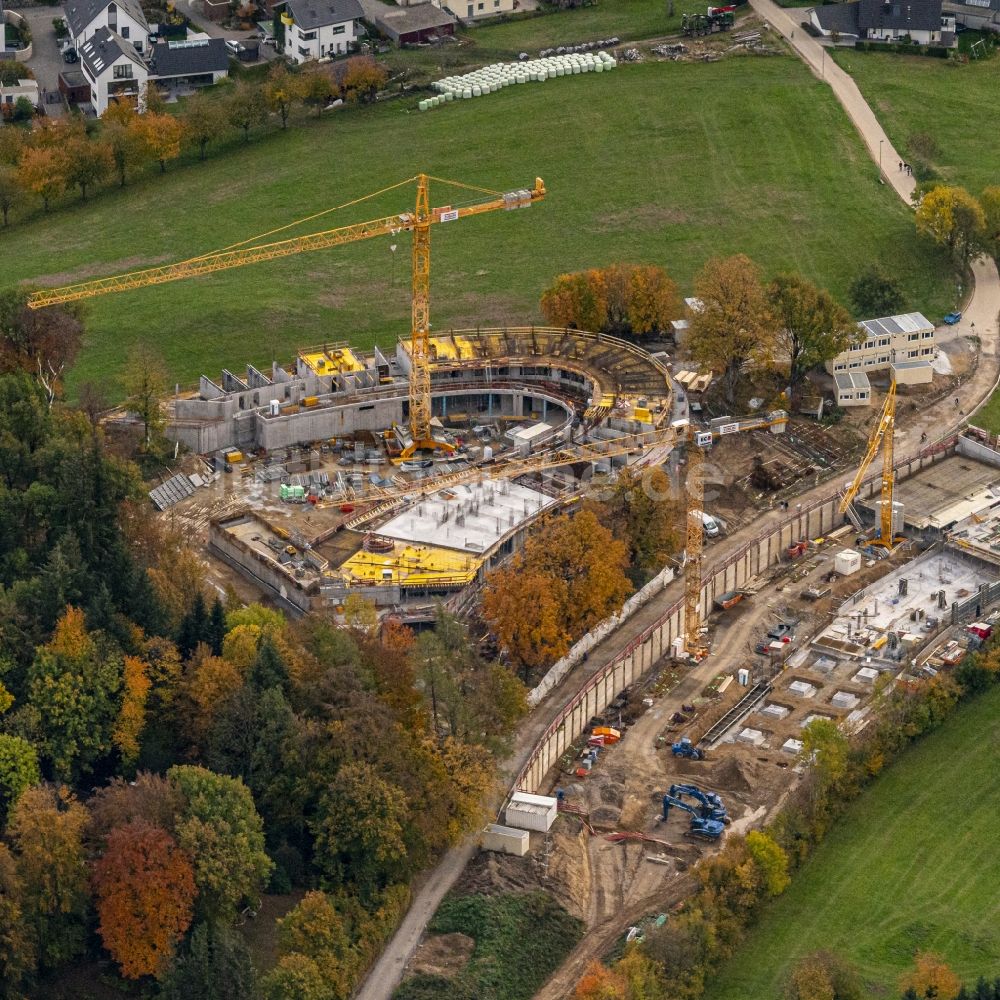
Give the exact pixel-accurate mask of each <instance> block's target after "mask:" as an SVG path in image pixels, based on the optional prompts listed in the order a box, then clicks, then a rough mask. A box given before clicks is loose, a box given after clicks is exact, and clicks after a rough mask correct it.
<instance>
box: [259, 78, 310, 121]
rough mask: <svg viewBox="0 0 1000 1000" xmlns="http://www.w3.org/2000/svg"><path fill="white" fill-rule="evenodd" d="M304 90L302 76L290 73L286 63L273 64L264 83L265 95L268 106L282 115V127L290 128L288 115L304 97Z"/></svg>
mask: <svg viewBox="0 0 1000 1000" xmlns="http://www.w3.org/2000/svg"><path fill="white" fill-rule="evenodd" d="M304 92H305V90H304V87H303V86H302V78H301V76H299V75H298V74H294V73H290V72H289V71H288V67H287V66H285V64H284V63H281V62H276V63H274V64H273V65H272V67H271V70H270V72H269V73H268V76H267V83H266V84H264V96H265V98H266V99H267V106H268V107H269V108H270V109H271V111H274V112H276V113H277V114H278V115H279V116H280V118H281V127H282V128H288V115H289V114H290V113H291V110H292V105H293V104H295V102H296V101H299V100H301V99H302V96H303V94H304Z"/></svg>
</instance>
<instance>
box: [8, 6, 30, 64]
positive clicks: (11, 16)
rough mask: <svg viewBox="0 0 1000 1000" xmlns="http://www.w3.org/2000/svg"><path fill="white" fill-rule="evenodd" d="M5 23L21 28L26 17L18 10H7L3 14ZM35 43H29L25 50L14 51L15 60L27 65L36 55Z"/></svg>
mask: <svg viewBox="0 0 1000 1000" xmlns="http://www.w3.org/2000/svg"><path fill="white" fill-rule="evenodd" d="M3 19H4V23H6V24H13V25H16V26H17V27H21V26H22V25H23V24H24V23H25V20H24V17H23V16H22V15H20V14H18V12H17V11H16V10H5V11H4V12H3ZM33 45H34V43H33V42H29V43H28V44H27V45H26V46H25V47H24V48H23V49H16V50H15V51H14V60H15V61H16V62H19V63H26V62H27V61H28V60H29V59H30V58H31V57H32V55H33V54H34V48H33Z"/></svg>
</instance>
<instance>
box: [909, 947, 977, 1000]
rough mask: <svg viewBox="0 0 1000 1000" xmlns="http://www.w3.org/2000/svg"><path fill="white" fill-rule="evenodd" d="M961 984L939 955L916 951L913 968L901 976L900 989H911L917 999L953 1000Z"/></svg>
mask: <svg viewBox="0 0 1000 1000" xmlns="http://www.w3.org/2000/svg"><path fill="white" fill-rule="evenodd" d="M961 988H962V982H961V980H960V979H959V978H958V976H956V975H955V973H954V971H953V970H952V968H951V967H950V966H949V965H948V964H947V963H946V962H945V960H944V959H943V958H942V957H941V956H940V955H935V954H934V953H933V952H929V951H918V952H917V955H916V958H915V959H914V962H913V968H912V969H911V970H910V971H909V972H907V973H906V975H905V976H903V978H902V980H901V981H900V989H902V990H909V989H912V990H913V992H914V993H915V994H916V996H917V997H920V998H921V1000H923V998H928V1000H930V998H933V1000H955V998H956V997H957V996H958V993H959V990H961Z"/></svg>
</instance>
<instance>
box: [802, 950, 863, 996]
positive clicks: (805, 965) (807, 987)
mask: <svg viewBox="0 0 1000 1000" xmlns="http://www.w3.org/2000/svg"><path fill="white" fill-rule="evenodd" d="M786 995H787V998H788V1000H865V998H866V997H867V996H868V994H867V992H866V990H865V987H864V984H863V983H862V981H861V977H860V975H858V971H857V969H855V968H854V966H852V965H851V964H850V963H849V962H847V961H846V960H845V959H844V958H842V957H841V956H840V955H837V954H835V953H834V952H830V951H817V952H813V953H812V954H811V955H806V956H805V957H803V958H802V959H800V960H799V962H798V963H796V965H795V968H794V969H793V970H792V974H791V976H790V977H789V983H788V988H787V990H786Z"/></svg>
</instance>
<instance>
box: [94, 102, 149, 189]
mask: <svg viewBox="0 0 1000 1000" xmlns="http://www.w3.org/2000/svg"><path fill="white" fill-rule="evenodd" d="M102 117H103V118H104V129H103V131H102V135H103V137H104V141H105V142H106V143H107V145H108V149H109V150H110V152H111V162H112V165H113V167H114V171H115V174H116V175H117V177H118V186H119V187H125V184H126V183H127V181H128V176H129V174H130V173H133V172H134V171H137V170H139V169H141V168H142V166H143V165H144V164H145V162H146V160H147V159H148V158H149V147H148V146H147V144H146V142H145V140H144V137H143V135H142V129H141V126H140V125H139V124H138V118H139V116H138V115H137V114H136V113H135V109H134V108H133V107H132V105H131V104H126V103H125V102H120V103H117V104H112V105H110V106H109V107H108V110H107V111H105V112H104V115H103V116H102Z"/></svg>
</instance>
